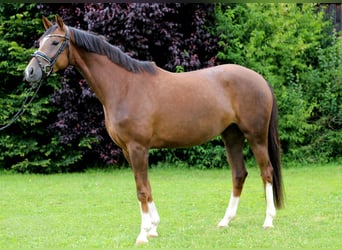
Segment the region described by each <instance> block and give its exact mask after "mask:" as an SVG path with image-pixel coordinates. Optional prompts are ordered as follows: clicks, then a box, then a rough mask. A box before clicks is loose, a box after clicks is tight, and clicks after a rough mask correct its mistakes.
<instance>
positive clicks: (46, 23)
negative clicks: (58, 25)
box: [42, 16, 52, 30]
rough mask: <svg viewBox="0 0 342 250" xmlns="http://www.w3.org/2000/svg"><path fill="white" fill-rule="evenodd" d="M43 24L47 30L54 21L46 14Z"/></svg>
mask: <svg viewBox="0 0 342 250" xmlns="http://www.w3.org/2000/svg"><path fill="white" fill-rule="evenodd" d="M42 21H43V25H44V28H45V30H47V29H49V28H50V27H51V26H52V23H51V22H50V21H49V19H47V18H46V17H45V16H43V17H42Z"/></svg>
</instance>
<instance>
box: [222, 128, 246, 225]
mask: <svg viewBox="0 0 342 250" xmlns="http://www.w3.org/2000/svg"><path fill="white" fill-rule="evenodd" d="M222 140H223V141H224V143H225V147H226V151H227V159H228V163H229V165H230V168H231V171H232V181H233V190H232V193H231V196H230V200H229V203H228V207H227V210H226V213H225V215H224V217H223V219H222V220H221V221H220V222H219V224H218V226H219V227H227V226H228V224H229V222H230V221H231V220H233V219H234V218H235V216H236V212H237V208H238V205H239V201H240V195H241V192H242V188H243V184H244V182H245V179H246V177H247V171H246V167H245V162H244V159H243V153H242V151H243V146H244V140H245V137H244V135H243V134H242V132H241V131H240V129H239V128H238V127H237V126H236V125H235V124H233V125H231V126H229V127H228V128H227V129H226V130H225V131H224V132H223V133H222Z"/></svg>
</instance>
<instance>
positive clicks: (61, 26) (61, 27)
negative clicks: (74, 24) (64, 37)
mask: <svg viewBox="0 0 342 250" xmlns="http://www.w3.org/2000/svg"><path fill="white" fill-rule="evenodd" d="M56 23H57V25H58V27H59V28H60V29H61V30H64V22H63V19H62V18H61V17H60V16H59V15H56Z"/></svg>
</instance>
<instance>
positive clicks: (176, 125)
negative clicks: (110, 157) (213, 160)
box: [151, 111, 234, 148]
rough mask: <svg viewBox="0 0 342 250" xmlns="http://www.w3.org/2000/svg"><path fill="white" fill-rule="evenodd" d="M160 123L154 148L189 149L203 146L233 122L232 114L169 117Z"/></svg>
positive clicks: (217, 113) (152, 145)
mask: <svg viewBox="0 0 342 250" xmlns="http://www.w3.org/2000/svg"><path fill="white" fill-rule="evenodd" d="M169 118H170V119H167V120H166V121H163V122H160V123H159V124H158V127H157V128H156V129H155V133H154V135H153V137H152V140H151V147H152V148H153V147H154V148H162V147H167V148H172V147H189V146H195V145H199V144H203V143H205V142H207V141H209V140H211V139H212V138H214V137H215V136H217V135H219V134H220V133H222V132H223V131H224V130H225V129H226V128H227V127H228V126H229V125H230V124H231V123H232V122H234V119H233V115H232V113H226V112H222V111H221V112H219V111H216V113H212V112H209V113H206V114H205V115H203V114H202V115H199V117H198V116H196V115H195V114H191V115H188V116H187V117H183V119H181V118H182V117H181V118H179V117H178V118H175V117H172V116H171V117H169Z"/></svg>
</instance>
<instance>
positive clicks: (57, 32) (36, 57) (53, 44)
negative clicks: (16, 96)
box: [24, 15, 70, 82]
mask: <svg viewBox="0 0 342 250" xmlns="http://www.w3.org/2000/svg"><path fill="white" fill-rule="evenodd" d="M42 20H43V25H44V28H45V30H46V32H45V33H44V34H43V36H42V37H41V38H40V39H39V49H38V50H37V51H35V52H34V53H33V55H32V59H31V61H30V62H29V64H28V65H27V67H26V69H25V73H24V74H25V80H26V81H28V82H39V81H40V80H41V79H43V78H45V77H48V76H49V75H50V74H51V73H52V72H56V71H58V70H60V69H65V68H66V67H67V66H68V65H69V60H70V34H69V28H68V27H67V26H66V25H65V24H64V23H63V20H62V18H61V17H60V16H58V15H57V16H56V24H55V25H53V24H52V23H51V22H50V21H49V20H48V19H47V18H46V17H44V16H43V19H42Z"/></svg>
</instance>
